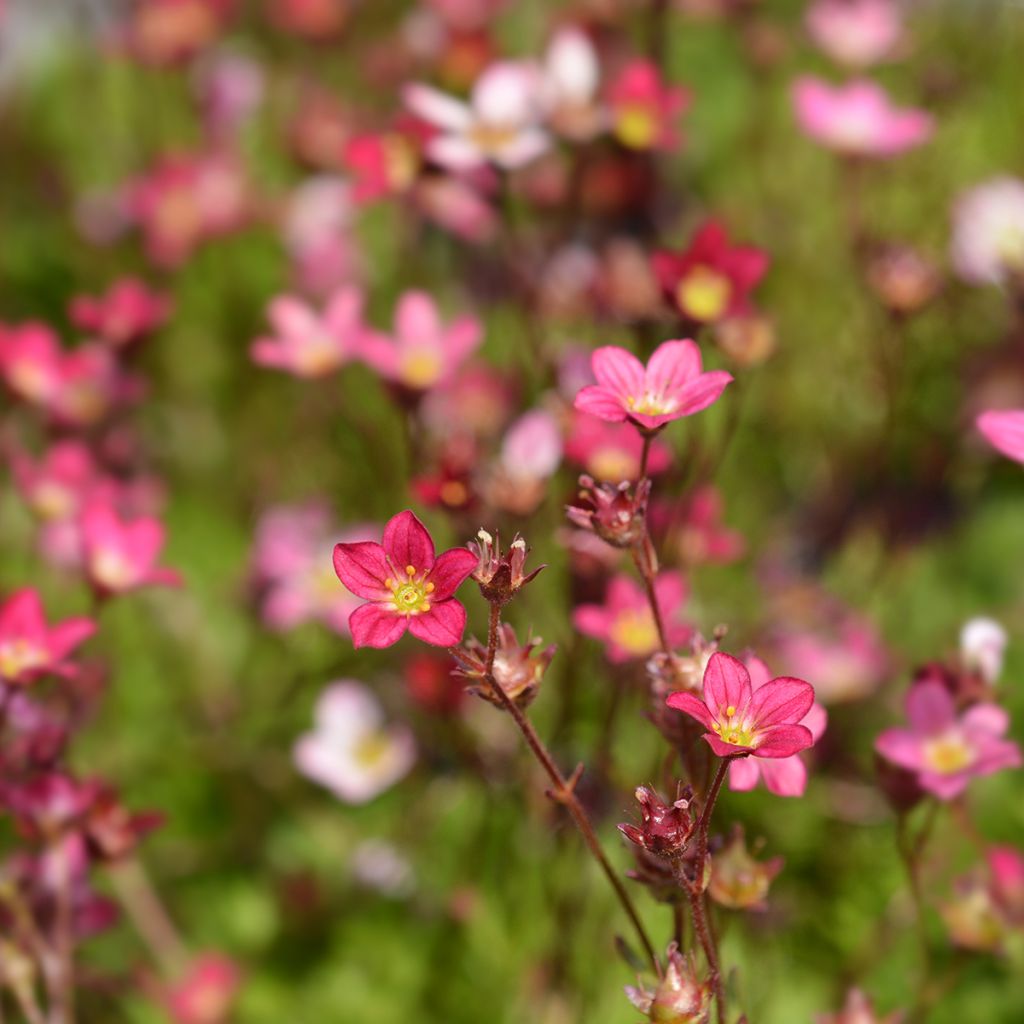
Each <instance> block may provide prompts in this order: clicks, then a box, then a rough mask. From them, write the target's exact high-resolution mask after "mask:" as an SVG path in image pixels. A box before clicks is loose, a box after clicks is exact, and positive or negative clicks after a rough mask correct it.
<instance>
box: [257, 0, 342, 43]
mask: <svg viewBox="0 0 1024 1024" xmlns="http://www.w3.org/2000/svg"><path fill="white" fill-rule="evenodd" d="M350 4H351V0H267V16H268V18H269V19H270V22H271V24H273V25H274V27H275V28H278V29H280V30H281V31H282V32H291V33H293V34H294V35H297V36H303V37H305V38H306V39H327V38H329V37H331V36H333V35H336V34H337V32H338V31H339V30H340V29H341V28H342V27H343V26H344V25H345V23H346V22H347V21H348V19H349V15H350Z"/></svg>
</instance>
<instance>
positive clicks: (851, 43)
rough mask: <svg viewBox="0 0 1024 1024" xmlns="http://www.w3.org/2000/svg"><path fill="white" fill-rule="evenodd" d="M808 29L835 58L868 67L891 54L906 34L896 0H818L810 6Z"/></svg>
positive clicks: (852, 64)
mask: <svg viewBox="0 0 1024 1024" xmlns="http://www.w3.org/2000/svg"><path fill="white" fill-rule="evenodd" d="M806 23H807V31H808V32H809V33H810V34H811V38H812V39H813V40H814V42H815V43H816V44H817V45H818V46H819V47H820V48H821V49H822V50H824V51H825V53H827V54H828V55H829V56H830V57H831V58H832V59H833V60H836V61H839V63H840V64H846V65H847V66H849V67H867V66H868V65H870V64H876V63H877V62H878V61H880V60H882V59H883V58H885V57H888V56H889V55H890V54H891V53H892V51H893V50H894V49H895V47H896V45H897V44H898V43H899V42H900V39H901V37H902V35H903V19H902V17H901V14H900V9H899V7H898V6H897V4H895V3H893V0H817V2H816V3H814V4H812V5H811V7H810V8H808V11H807V16H806Z"/></svg>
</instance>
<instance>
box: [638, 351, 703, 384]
mask: <svg viewBox="0 0 1024 1024" xmlns="http://www.w3.org/2000/svg"><path fill="white" fill-rule="evenodd" d="M700 371H701V360H700V349H699V348H697V346H696V344H694V342H692V341H690V340H689V339H688V338H686V339H683V340H680V341H665V342H662V344H660V345H659V346H658V347H657V348H656V349H655V350H654V354H653V355H652V356H651V358H650V359H649V360H648V361H647V387H648V388H649V389H650V390H651V391H653V392H655V393H656V394H660V395H665V394H674V393H676V392H677V391H680V390H682V388H683V387H684V386H685V385H686V384H687V383H688V382H689V381H691V380H693V379H694V378H695V377H699V376H700Z"/></svg>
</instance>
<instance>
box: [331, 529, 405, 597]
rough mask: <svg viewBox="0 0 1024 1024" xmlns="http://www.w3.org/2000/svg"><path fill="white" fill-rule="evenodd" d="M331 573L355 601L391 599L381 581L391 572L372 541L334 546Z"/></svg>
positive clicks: (381, 553)
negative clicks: (362, 598)
mask: <svg viewBox="0 0 1024 1024" xmlns="http://www.w3.org/2000/svg"><path fill="white" fill-rule="evenodd" d="M334 571H335V572H336V573H337V574H338V579H339V580H341V582H342V583H344V584H345V586H346V587H347V588H348V589H349V590H351V591H352V593H353V594H355V595H356V597H365V598H366V599H367V600H368V601H381V600H385V599H387V598H388V597H390V596H391V591H390V590H389V589H388V588H387V586H386V585H385V583H384V581H385V580H386V579H388V577H390V576H391V575H392V572H393V570H392V568H391V566H390V565H388V560H387V556H386V555H385V554H384V548H383V547H381V545H380V544H378V543H377V542H376V541H375V540H361V541H355V542H352V543H348V544H335V545H334ZM398 571H401V570H398Z"/></svg>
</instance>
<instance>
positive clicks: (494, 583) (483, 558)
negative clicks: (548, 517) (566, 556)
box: [468, 530, 546, 605]
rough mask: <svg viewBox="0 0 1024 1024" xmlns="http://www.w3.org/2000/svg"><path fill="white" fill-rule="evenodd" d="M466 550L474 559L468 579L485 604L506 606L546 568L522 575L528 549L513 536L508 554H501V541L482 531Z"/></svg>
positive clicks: (523, 542)
mask: <svg viewBox="0 0 1024 1024" xmlns="http://www.w3.org/2000/svg"><path fill="white" fill-rule="evenodd" d="M468 547H469V549H470V550H471V551H472V552H473V553H474V554H475V555H476V556H477V559H478V562H477V567H476V569H475V570H474V571H473V573H472V577H473V579H474V580H476V582H477V583H478V584H479V586H480V593H481V594H483V596H484V600H485V601H487V603H488V604H499V605H501V604H507V603H508V602H509V601H511V600H512V598H513V597H515V595H516V594H517V593H518V592H519V591H520V590H521V589H522V588H523V587H525V586H526V584H527V583H529V582H530V581H531V580H532V579H533V578H534V577H535V576H536V575H537V574H538V573H539V572H540V571H541V569H544V568H546V566H543V565H541V566H538V567H537V568H536V569H534V570H533V572H531V573H529V574H528V575H525V576H524V575H523V570H524V568H525V566H526V556H527V554H529V549H528V548H527V547H526V541H524V540H523V538H522V537H520V536H519V534H518V533H517V534H516V536H515V538H514V539H513V541H512V543H511V544H510V545H509V549H508V551H506V552H505V554H504V555H502V553H501V541H500V540H499V538H498V536H497V534H495V535H494V536H493V537H492V536H491V535H490V534H489V533H488V532H487V531H486V530H480V531H478V532H477V540H475V541H470V542H469V544H468Z"/></svg>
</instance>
